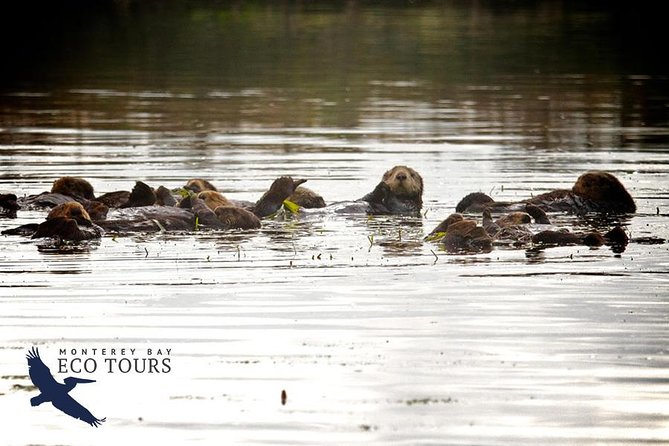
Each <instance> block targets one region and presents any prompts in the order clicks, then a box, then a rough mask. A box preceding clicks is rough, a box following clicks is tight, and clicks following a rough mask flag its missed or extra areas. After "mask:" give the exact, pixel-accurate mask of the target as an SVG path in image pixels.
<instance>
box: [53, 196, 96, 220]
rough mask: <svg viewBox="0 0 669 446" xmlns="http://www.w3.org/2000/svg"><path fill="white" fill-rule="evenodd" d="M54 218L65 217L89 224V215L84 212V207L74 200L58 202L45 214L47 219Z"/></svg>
mask: <svg viewBox="0 0 669 446" xmlns="http://www.w3.org/2000/svg"><path fill="white" fill-rule="evenodd" d="M55 218H66V219H71V220H74V221H76V222H77V223H78V224H83V225H87V226H89V225H91V224H92V221H91V217H90V215H88V212H86V209H84V207H83V206H82V205H81V204H80V203H77V202H76V201H68V202H67V203H63V204H59V205H58V206H56V207H54V208H53V209H51V212H49V215H47V217H46V219H47V220H53V219H55Z"/></svg>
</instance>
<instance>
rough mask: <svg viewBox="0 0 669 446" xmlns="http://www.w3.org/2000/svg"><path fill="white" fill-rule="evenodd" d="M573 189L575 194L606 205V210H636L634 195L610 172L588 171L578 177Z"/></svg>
mask: <svg viewBox="0 0 669 446" xmlns="http://www.w3.org/2000/svg"><path fill="white" fill-rule="evenodd" d="M571 190H572V192H573V193H574V194H575V195H578V196H580V197H583V198H585V199H587V200H590V201H592V202H595V203H597V204H600V205H601V206H603V207H605V209H604V210H610V211H618V212H636V205H635V204H634V200H633V199H632V196H631V195H630V194H629V192H627V190H626V189H625V186H623V185H622V183H621V182H620V181H618V178H616V177H614V176H613V175H611V174H610V173H608V172H602V171H599V170H595V171H591V172H586V173H584V174H583V175H581V176H580V177H578V180H576V184H574V187H572V189H571Z"/></svg>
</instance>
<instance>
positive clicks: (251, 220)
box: [214, 206, 260, 229]
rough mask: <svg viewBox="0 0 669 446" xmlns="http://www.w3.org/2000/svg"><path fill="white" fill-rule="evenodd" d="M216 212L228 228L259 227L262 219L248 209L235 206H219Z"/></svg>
mask: <svg viewBox="0 0 669 446" xmlns="http://www.w3.org/2000/svg"><path fill="white" fill-rule="evenodd" d="M214 212H215V213H216V216H217V217H218V219H219V220H220V221H221V222H222V223H223V224H224V225H225V226H226V227H227V228H228V229H258V228H260V219H259V218H258V217H257V216H256V215H255V214H254V213H253V212H250V211H247V210H246V209H242V208H238V207H235V206H219V207H217V208H216V209H215V210H214Z"/></svg>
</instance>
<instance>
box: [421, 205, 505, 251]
mask: <svg viewBox="0 0 669 446" xmlns="http://www.w3.org/2000/svg"><path fill="white" fill-rule="evenodd" d="M429 237H437V238H439V237H440V242H441V243H442V244H443V245H444V248H445V249H446V251H448V252H450V253H480V252H490V251H491V250H492V237H490V235H488V233H487V232H486V230H485V229H484V228H483V227H482V226H479V225H478V224H477V223H476V221H475V220H471V219H465V218H464V217H463V216H462V214H451V215H449V216H448V217H447V218H446V219H445V220H444V221H442V222H441V223H440V224H439V225H438V226H437V227H436V228H434V229H433V230H432V232H431V233H430V235H429V236H428V238H429Z"/></svg>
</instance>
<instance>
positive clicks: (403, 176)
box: [396, 173, 407, 181]
mask: <svg viewBox="0 0 669 446" xmlns="http://www.w3.org/2000/svg"><path fill="white" fill-rule="evenodd" d="M396 178H397V181H404V180H406V179H407V174H405V173H398V174H397V177H396Z"/></svg>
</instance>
